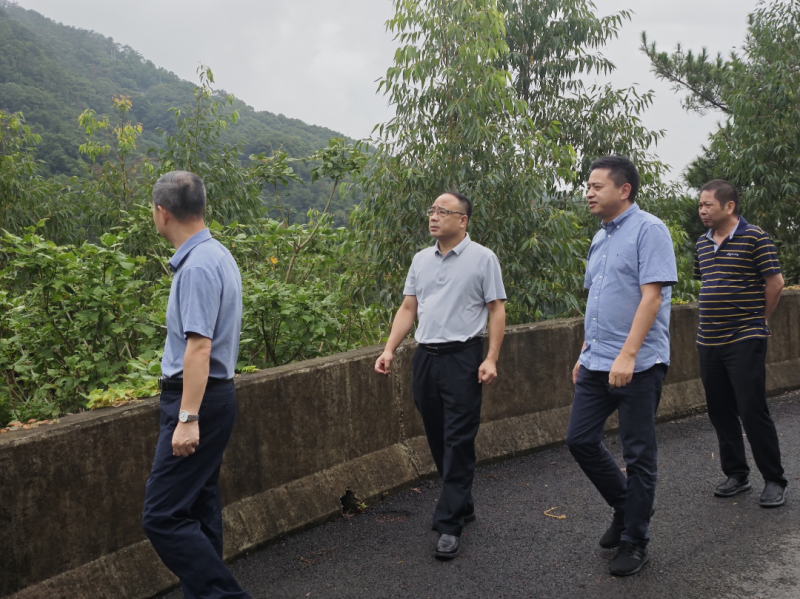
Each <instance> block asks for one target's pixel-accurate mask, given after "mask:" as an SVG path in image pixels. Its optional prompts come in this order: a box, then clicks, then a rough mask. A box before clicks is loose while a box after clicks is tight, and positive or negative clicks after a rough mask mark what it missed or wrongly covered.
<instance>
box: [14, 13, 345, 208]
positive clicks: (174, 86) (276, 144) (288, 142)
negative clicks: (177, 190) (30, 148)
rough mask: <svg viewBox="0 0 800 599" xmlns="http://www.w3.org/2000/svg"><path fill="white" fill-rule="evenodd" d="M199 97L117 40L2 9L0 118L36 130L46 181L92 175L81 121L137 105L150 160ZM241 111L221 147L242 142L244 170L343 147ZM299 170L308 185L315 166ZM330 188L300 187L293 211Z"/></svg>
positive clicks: (241, 107)
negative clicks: (115, 103) (176, 111)
mask: <svg viewBox="0 0 800 599" xmlns="http://www.w3.org/2000/svg"><path fill="white" fill-rule="evenodd" d="M211 66H212V67H213V65H211ZM194 87H195V84H194V83H192V82H188V81H184V80H181V79H180V78H179V77H178V76H177V75H175V74H174V73H171V72H169V71H167V70H165V69H163V68H160V67H157V66H156V65H155V64H153V62H151V61H150V60H146V59H145V58H144V57H143V56H142V55H140V54H139V53H138V52H136V50H134V49H133V48H130V47H128V46H122V45H120V44H118V43H116V42H115V41H114V40H113V39H112V38H108V37H105V36H103V35H102V34H100V33H97V32H94V31H87V30H84V29H77V28H74V27H68V26H65V25H62V24H60V23H56V22H54V21H52V20H51V19H48V18H46V17H44V16H42V15H41V14H39V13H37V12H35V11H33V10H26V9H24V8H22V7H21V6H19V5H18V4H16V3H14V2H11V1H8V0H0V109H2V110H5V111H8V112H22V113H23V114H24V115H25V119H26V121H27V123H28V125H31V127H32V129H33V130H34V131H35V132H37V133H39V134H41V136H42V143H41V144H40V145H39V148H38V152H37V154H38V158H39V159H40V160H42V161H43V162H44V164H43V171H44V174H45V175H48V176H56V177H63V176H78V177H83V176H85V175H86V173H87V168H86V167H87V158H86V157H84V156H81V155H80V154H79V152H78V146H79V145H80V144H81V143H83V142H84V140H85V133H84V131H82V130H81V128H80V127H79V125H78V116H79V115H80V114H81V113H82V112H83V111H84V110H85V109H87V108H91V109H93V110H95V112H96V113H97V114H98V115H103V114H112V112H113V111H112V102H111V98H112V96H114V95H120V94H122V95H125V96H128V97H130V98H131V101H132V103H133V107H132V109H131V111H130V112H129V113H128V115H129V116H130V119H131V120H132V121H133V122H134V123H141V125H142V128H143V133H142V136H141V137H140V139H139V142H138V147H137V149H138V150H141V151H142V152H145V151H147V149H148V148H149V147H152V146H156V147H160V146H161V145H163V139H162V138H161V137H160V136H159V135H158V134H157V129H158V128H161V129H164V130H167V131H169V130H171V128H172V127H173V125H174V121H173V117H172V115H171V114H170V112H169V109H170V108H173V107H181V106H184V105H187V104H188V103H190V102H191V101H192V100H193V90H194ZM220 93H221V94H222V95H223V96H224V92H223V91H221V90H220ZM233 108H235V109H237V110H238V111H239V116H240V118H239V121H238V123H237V124H236V125H235V126H232V127H230V128H229V129H228V130H227V131H226V132H225V134H224V137H225V139H224V140H223V141H227V142H230V143H235V142H238V141H240V140H243V141H244V142H245V145H244V150H243V152H242V159H243V160H247V157H248V156H249V155H250V154H257V153H260V152H267V154H270V153H271V151H272V150H273V149H274V150H277V149H280V148H282V149H283V150H284V151H286V152H287V153H288V154H289V155H290V156H292V157H296V158H302V157H306V156H308V155H309V154H311V153H312V152H314V151H315V150H316V149H318V148H320V147H323V146H325V145H326V143H327V140H328V139H329V138H331V137H343V136H342V135H341V134H338V133H336V132H335V131H332V130H330V129H326V128H324V127H318V126H314V125H307V124H305V123H304V122H302V121H300V120H297V119H291V118H288V117H285V116H283V115H275V114H272V113H270V112H265V111H261V112H259V111H255V110H253V108H251V107H250V106H247V105H246V104H245V103H244V102H242V101H240V100H236V102H235V103H234V105H233ZM293 166H294V168H295V170H296V171H297V172H298V173H299V174H300V175H301V177H302V178H303V179H305V180H306V181H308V179H309V171H310V166H309V165H306V164H304V163H294V165H293ZM326 187H328V185H327V182H325V181H320V182H317V183H316V184H315V185H313V186H312V185H306V186H295V187H293V189H292V190H291V192H290V194H289V195H288V197H287V198H286V199H285V203H286V204H287V205H288V206H290V207H291V208H293V209H294V211H295V212H296V213H298V214H299V215H304V214H305V212H306V211H307V209H308V208H309V207H314V208H317V209H321V208H322V207H323V206H324V203H325V200H327V194H326ZM301 220H302V216H301Z"/></svg>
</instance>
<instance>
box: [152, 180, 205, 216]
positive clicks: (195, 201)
mask: <svg viewBox="0 0 800 599" xmlns="http://www.w3.org/2000/svg"><path fill="white" fill-rule="evenodd" d="M153 205H154V206H161V207H162V208H164V209H166V210H168V211H169V212H170V213H171V214H172V215H173V216H174V217H175V218H177V219H178V220H179V221H181V222H183V221H187V220H193V219H195V218H202V217H203V214H205V211H206V186H205V185H204V184H203V180H202V179H201V178H200V177H198V176H197V175H195V174H194V173H190V172H188V171H172V172H170V173H167V174H166V175H161V177H160V178H159V179H158V181H156V184H155V185H154V186H153Z"/></svg>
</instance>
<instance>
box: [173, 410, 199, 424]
mask: <svg viewBox="0 0 800 599" xmlns="http://www.w3.org/2000/svg"><path fill="white" fill-rule="evenodd" d="M178 420H180V421H181V422H197V421H198V420H200V415H199V414H190V413H189V412H187V411H186V410H181V411H180V412H178Z"/></svg>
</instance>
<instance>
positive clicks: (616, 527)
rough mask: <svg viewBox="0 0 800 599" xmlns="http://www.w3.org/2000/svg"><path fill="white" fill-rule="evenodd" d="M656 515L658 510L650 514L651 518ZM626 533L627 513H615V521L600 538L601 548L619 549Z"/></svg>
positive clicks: (654, 509)
mask: <svg viewBox="0 0 800 599" xmlns="http://www.w3.org/2000/svg"><path fill="white" fill-rule="evenodd" d="M655 513H656V508H653V511H652V512H650V516H652V515H653V514H655ZM623 532H625V512H623V511H619V512H614V519H613V520H612V521H611V526H609V527H608V530H607V531H606V532H605V534H604V535H603V536H602V537H600V547H602V548H603V549H613V548H614V547H619V544H620V542H621V541H622V533H623Z"/></svg>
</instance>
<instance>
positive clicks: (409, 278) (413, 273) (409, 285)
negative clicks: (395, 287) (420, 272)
mask: <svg viewBox="0 0 800 599" xmlns="http://www.w3.org/2000/svg"><path fill="white" fill-rule="evenodd" d="M416 266H417V258H416V256H415V257H414V259H413V260H412V261H411V266H410V267H409V269H408V274H407V275H406V284H405V286H404V287H403V295H417V270H416Z"/></svg>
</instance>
